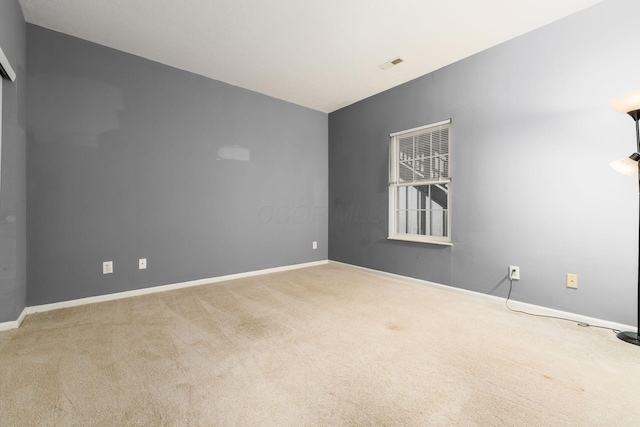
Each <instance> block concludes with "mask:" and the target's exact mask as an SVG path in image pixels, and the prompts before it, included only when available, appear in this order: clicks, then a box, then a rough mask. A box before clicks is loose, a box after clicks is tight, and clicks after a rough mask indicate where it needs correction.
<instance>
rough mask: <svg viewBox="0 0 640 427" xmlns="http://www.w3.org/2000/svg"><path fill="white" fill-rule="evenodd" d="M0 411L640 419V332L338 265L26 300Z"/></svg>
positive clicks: (51, 418) (36, 421)
mask: <svg viewBox="0 0 640 427" xmlns="http://www.w3.org/2000/svg"><path fill="white" fill-rule="evenodd" d="M0 369H1V372H0V425H3V426H5V425H6V426H116V425H117V426H120V425H127V426H128V425H131V426H135V425H139V426H147V425H148V426H184V425H192V426H200V425H203V426H405V425H406V426H449V425H455V426H503V425H504V426H520V425H522V426H591V425H593V426H637V425H640V405H638V403H639V402H640V381H639V378H640V348H638V347H636V346H633V345H629V344H627V343H624V342H622V341H620V340H618V339H617V338H616V337H615V335H614V334H613V333H612V332H610V331H606V330H599V329H594V328H581V327H578V326H576V325H575V324H573V323H568V322H562V321H559V320H553V319H541V318H535V317H529V316H526V315H522V314H517V313H513V312H510V311H507V310H506V309H505V308H504V305H502V304H500V303H499V302H496V301H492V300H485V299H480V298H474V297H473V296H466V295H460V294H458V293H453V292H448V291H446V290H441V289H436V288H432V287H429V286H425V285H420V284H417V283H413V282H409V281H404V280H401V279H395V278H390V277H387V276H382V275H378V274H374V273H369V272H366V271H362V270H357V269H354V268H350V267H347V266H343V265H337V264H329V265H325V266H319V267H311V268H305V269H299V270H293V271H288V272H283V273H275V274H269V275H264V276H259V277H253V278H248V279H239V280H234V281H228V282H221V283H216V284H211V285H203V286H198V287H192V288H187V289H181V290H175V291H170V292H162V293H156V294H151V295H145V296H140V297H133V298H127V299H121V300H116V301H110V302H104V303H97V304H91V305H85V306H80V307H74V308H69V309H61V310H56V311H50V312H46V313H39V314H33V315H29V316H27V318H26V319H25V320H24V322H23V324H22V326H21V327H20V328H19V329H15V330H11V331H6V332H0Z"/></svg>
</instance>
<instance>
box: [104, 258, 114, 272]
mask: <svg viewBox="0 0 640 427" xmlns="http://www.w3.org/2000/svg"><path fill="white" fill-rule="evenodd" d="M111 273H113V261H105V262H103V263H102V274H111Z"/></svg>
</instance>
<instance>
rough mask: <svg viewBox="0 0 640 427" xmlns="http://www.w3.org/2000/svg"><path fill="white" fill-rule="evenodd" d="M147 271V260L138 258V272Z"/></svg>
mask: <svg viewBox="0 0 640 427" xmlns="http://www.w3.org/2000/svg"><path fill="white" fill-rule="evenodd" d="M146 269H147V259H146V258H140V259H139V260H138V270H146Z"/></svg>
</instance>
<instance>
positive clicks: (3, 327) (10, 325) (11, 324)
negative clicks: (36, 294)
mask: <svg viewBox="0 0 640 427" xmlns="http://www.w3.org/2000/svg"><path fill="white" fill-rule="evenodd" d="M26 315H27V308H26V307H25V308H23V309H22V313H20V316H18V318H17V319H16V320H10V321H8V322H0V332H2V331H8V330H11V329H16V328H18V327H20V325H21V324H22V321H23V320H24V318H25V316H26Z"/></svg>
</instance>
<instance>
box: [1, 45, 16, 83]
mask: <svg viewBox="0 0 640 427" xmlns="http://www.w3.org/2000/svg"><path fill="white" fill-rule="evenodd" d="M0 76H2V77H4V78H7V79H9V80H11V81H12V82H13V81H15V80H16V73H15V71H13V68H11V65H9V60H8V59H7V57H6V56H5V54H4V52H3V51H2V49H0Z"/></svg>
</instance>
